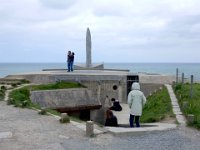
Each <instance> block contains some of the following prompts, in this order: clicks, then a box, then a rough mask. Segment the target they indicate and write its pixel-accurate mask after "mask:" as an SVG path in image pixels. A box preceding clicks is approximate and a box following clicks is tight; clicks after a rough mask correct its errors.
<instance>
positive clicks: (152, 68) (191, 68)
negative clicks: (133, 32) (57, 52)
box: [0, 62, 200, 81]
mask: <svg viewBox="0 0 200 150" xmlns="http://www.w3.org/2000/svg"><path fill="white" fill-rule="evenodd" d="M75 64H76V63H75ZM77 64H78V63H77ZM103 64H104V68H105V69H122V70H123V69H124V70H130V72H132V73H150V74H165V75H176V69H177V68H178V70H179V76H181V74H182V73H184V74H185V77H186V78H189V77H190V76H191V75H193V76H194V80H196V81H200V63H146V62H145V63H103ZM42 69H67V64H66V63H53V62H52V63H0V77H1V78H3V77H6V76H7V75H12V74H17V73H25V72H33V71H41V70H42Z"/></svg>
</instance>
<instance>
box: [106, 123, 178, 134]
mask: <svg viewBox="0 0 200 150" xmlns="http://www.w3.org/2000/svg"><path fill="white" fill-rule="evenodd" d="M141 126H147V127H140V128H136V127H135V128H130V127H129V128H125V127H105V128H106V129H107V130H108V131H109V132H111V133H113V134H122V133H125V134H130V133H131V134H141V133H146V132H153V131H166V130H171V129H176V128H177V124H168V123H146V124H141ZM148 126H149V127H148Z"/></svg>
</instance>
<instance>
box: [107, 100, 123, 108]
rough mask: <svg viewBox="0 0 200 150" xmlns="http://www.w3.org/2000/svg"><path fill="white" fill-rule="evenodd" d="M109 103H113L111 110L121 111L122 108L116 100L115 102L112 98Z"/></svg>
mask: <svg viewBox="0 0 200 150" xmlns="http://www.w3.org/2000/svg"><path fill="white" fill-rule="evenodd" d="M111 101H113V106H111V107H110V109H111V110H115V111H121V110H122V106H121V105H120V103H119V101H118V100H115V98H112V99H111Z"/></svg>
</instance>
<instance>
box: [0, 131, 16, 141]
mask: <svg viewBox="0 0 200 150" xmlns="http://www.w3.org/2000/svg"><path fill="white" fill-rule="evenodd" d="M12 136H13V134H12V132H10V131H8V132H0V139H7V138H12Z"/></svg>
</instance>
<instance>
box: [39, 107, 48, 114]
mask: <svg viewBox="0 0 200 150" xmlns="http://www.w3.org/2000/svg"><path fill="white" fill-rule="evenodd" d="M39 114H40V115H46V114H47V111H46V109H45V108H41V110H40V111H39Z"/></svg>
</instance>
